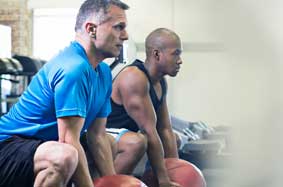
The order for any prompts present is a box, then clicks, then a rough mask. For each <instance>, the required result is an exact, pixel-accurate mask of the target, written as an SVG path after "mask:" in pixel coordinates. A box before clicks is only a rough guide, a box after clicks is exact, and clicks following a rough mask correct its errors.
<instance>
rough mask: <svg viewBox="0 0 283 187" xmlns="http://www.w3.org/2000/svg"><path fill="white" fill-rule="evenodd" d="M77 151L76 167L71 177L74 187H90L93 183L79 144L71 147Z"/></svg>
mask: <svg viewBox="0 0 283 187" xmlns="http://www.w3.org/2000/svg"><path fill="white" fill-rule="evenodd" d="M73 146H74V147H75V148H76V149H77V150H78V156H79V159H78V166H77V169H76V171H75V173H74V175H73V177H72V179H73V181H74V182H75V186H76V187H88V186H89V187H90V186H93V182H92V179H91V176H90V173H89V170H88V164H87V159H86V156H85V152H84V150H83V148H82V146H81V144H74V145H73Z"/></svg>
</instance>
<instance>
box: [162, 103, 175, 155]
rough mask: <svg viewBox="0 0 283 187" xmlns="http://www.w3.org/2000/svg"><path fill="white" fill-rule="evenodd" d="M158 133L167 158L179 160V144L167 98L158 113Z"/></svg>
mask: <svg viewBox="0 0 283 187" xmlns="http://www.w3.org/2000/svg"><path fill="white" fill-rule="evenodd" d="M157 119H158V120H157V131H158V134H159V136H160V138H161V141H162V144H163V149H164V152H165V158H178V150H177V142H176V138H175V135H174V132H173V129H172V126H171V122H170V118H169V113H168V108H167V102H166V97H165V98H164V99H163V102H162V104H161V106H160V108H159V111H158V117H157Z"/></svg>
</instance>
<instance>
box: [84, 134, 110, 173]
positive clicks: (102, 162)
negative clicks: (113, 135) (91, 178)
mask: <svg viewBox="0 0 283 187" xmlns="http://www.w3.org/2000/svg"><path fill="white" fill-rule="evenodd" d="M87 137H88V145H89V148H90V151H91V154H92V158H93V160H94V163H95V165H96V167H97V170H98V172H99V174H100V175H101V176H105V175H113V174H115V169H114V163H113V157H112V151H111V146H110V143H109V141H108V139H107V137H106V134H105V135H98V136H95V135H88V136H87Z"/></svg>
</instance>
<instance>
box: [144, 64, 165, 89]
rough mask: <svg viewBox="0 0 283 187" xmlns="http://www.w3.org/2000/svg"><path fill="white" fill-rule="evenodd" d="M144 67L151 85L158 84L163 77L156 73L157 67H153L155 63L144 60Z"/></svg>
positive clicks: (158, 72)
mask: <svg viewBox="0 0 283 187" xmlns="http://www.w3.org/2000/svg"><path fill="white" fill-rule="evenodd" d="M144 67H145V69H146V70H147V72H148V74H149V77H150V80H151V82H152V83H153V84H155V83H157V82H159V81H160V80H161V79H162V78H163V76H164V75H163V74H162V73H161V72H160V71H158V67H157V66H156V65H155V62H151V61H150V59H146V60H145V62H144Z"/></svg>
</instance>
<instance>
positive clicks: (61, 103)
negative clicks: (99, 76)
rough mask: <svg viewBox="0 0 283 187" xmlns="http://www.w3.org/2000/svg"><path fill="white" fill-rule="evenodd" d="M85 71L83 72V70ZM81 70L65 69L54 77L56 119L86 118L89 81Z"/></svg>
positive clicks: (77, 68)
mask: <svg viewBox="0 0 283 187" xmlns="http://www.w3.org/2000/svg"><path fill="white" fill-rule="evenodd" d="M82 71H83V70H82ZM82 71H81V68H79V67H72V68H66V67H64V69H63V68H61V69H59V70H58V71H57V72H56V74H55V75H54V77H53V80H52V85H54V102H55V110H56V117H57V118H58V117H65V116H80V117H83V118H85V117H86V102H87V98H88V96H87V89H88V88H87V85H86V83H87V80H86V77H85V76H84V74H83V73H82Z"/></svg>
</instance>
